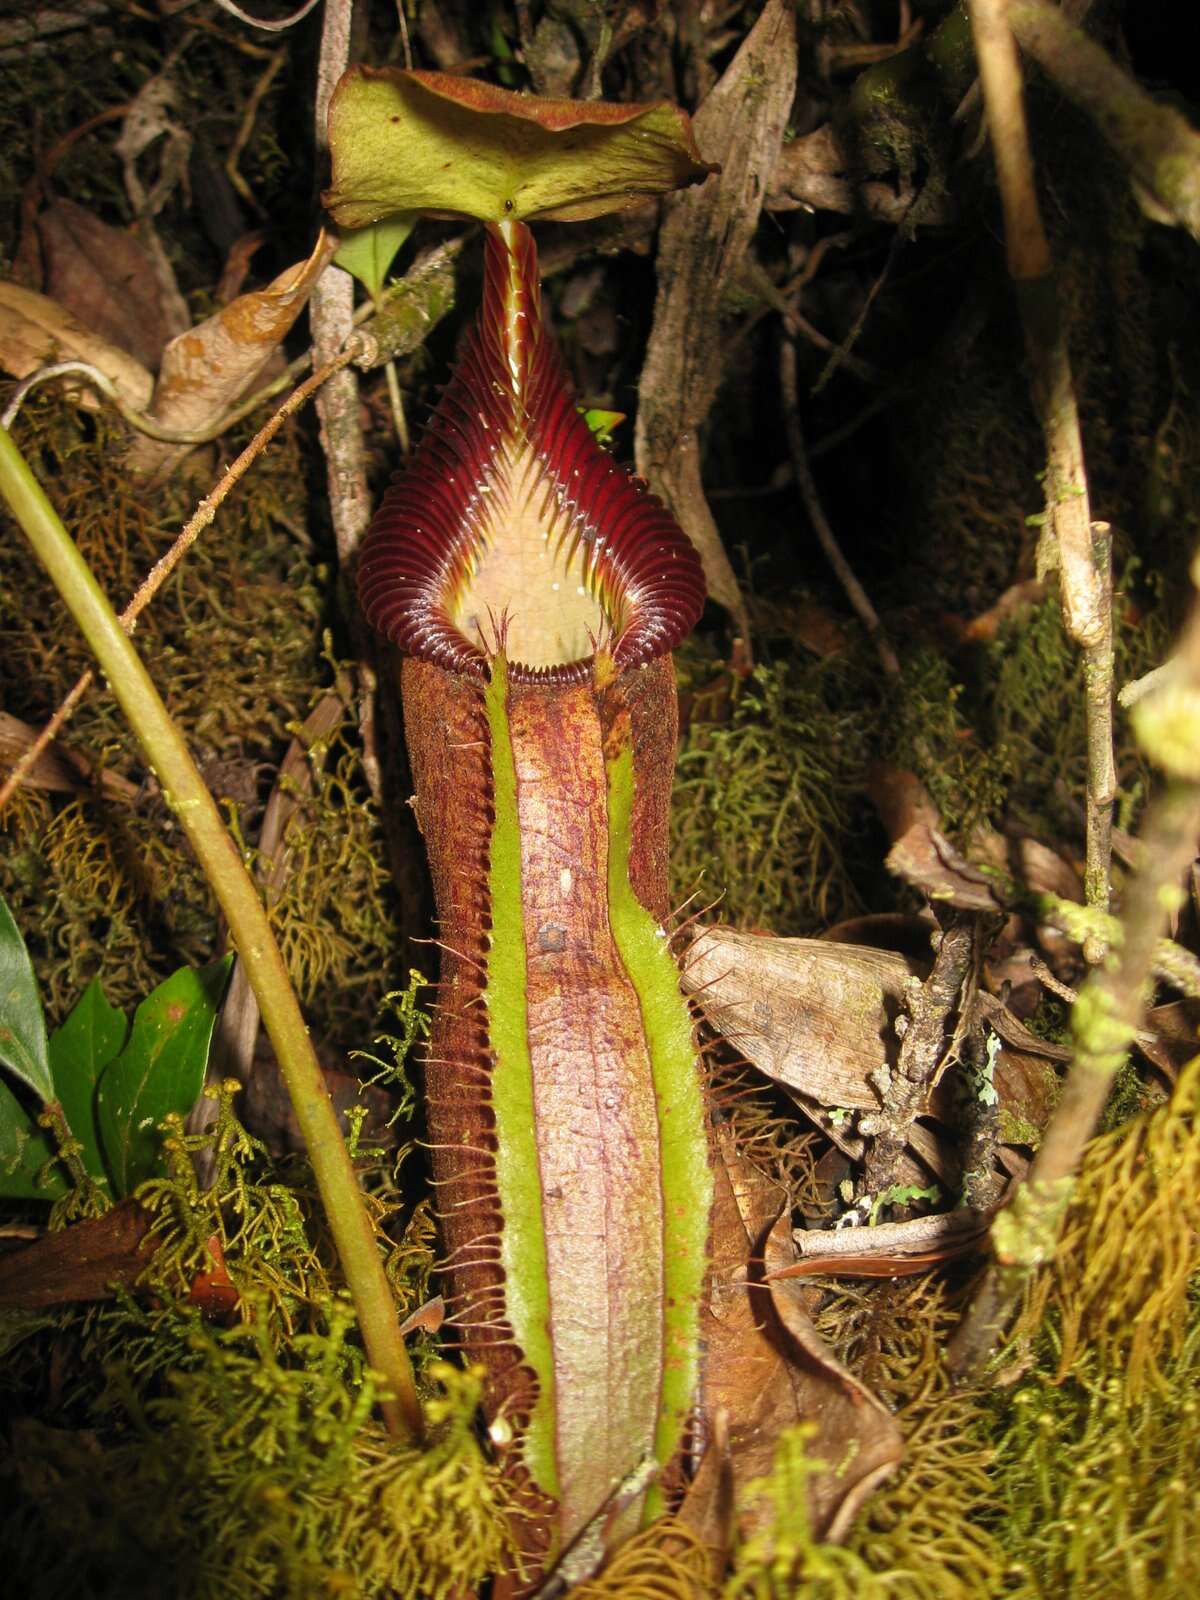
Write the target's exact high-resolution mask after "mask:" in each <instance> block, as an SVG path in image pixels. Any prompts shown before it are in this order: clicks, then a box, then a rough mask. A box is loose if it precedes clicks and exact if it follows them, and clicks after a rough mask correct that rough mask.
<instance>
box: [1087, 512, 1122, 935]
mask: <svg viewBox="0 0 1200 1600" xmlns="http://www.w3.org/2000/svg"><path fill="white" fill-rule="evenodd" d="M1092 555H1093V560H1094V563H1095V569H1096V576H1097V578H1098V580H1099V583H1100V593H1101V598H1102V599H1103V601H1104V605H1103V607H1102V610H1101V615H1100V637H1099V638H1098V639H1097V640H1096V641H1095V642H1094V643H1092V644H1086V645H1084V647H1083V681H1084V697H1085V698H1084V710H1085V718H1086V725H1087V800H1086V806H1087V810H1086V827H1085V837H1086V841H1087V842H1086V852H1087V855H1086V862H1085V865H1084V874H1083V882H1084V894H1085V897H1086V900H1087V903H1088V905H1089V906H1091V907H1093V908H1094V909H1095V910H1097V911H1102V912H1106V911H1107V910H1108V905H1109V890H1110V881H1111V874H1112V827H1113V805H1114V803H1115V801H1116V798H1117V769H1116V762H1115V759H1114V756H1113V618H1112V529H1111V528H1110V527H1109V525H1108V523H1107V522H1093V523H1092ZM1105 948H1106V946H1105V944H1104V942H1103V941H1102V940H1098V939H1085V940H1084V944H1083V954H1084V959H1085V960H1086V961H1087V962H1088V965H1089V966H1096V965H1097V964H1098V963H1099V962H1100V961H1102V960H1103V959H1104V953H1105Z"/></svg>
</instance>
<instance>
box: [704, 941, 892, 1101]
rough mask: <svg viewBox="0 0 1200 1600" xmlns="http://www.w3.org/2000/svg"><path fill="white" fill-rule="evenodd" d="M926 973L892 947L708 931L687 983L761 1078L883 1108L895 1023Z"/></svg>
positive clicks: (821, 1096)
mask: <svg viewBox="0 0 1200 1600" xmlns="http://www.w3.org/2000/svg"><path fill="white" fill-rule="evenodd" d="M916 972H917V968H916V967H915V966H914V965H913V964H910V963H909V962H908V961H906V960H905V958H904V957H903V956H900V955H896V954H894V953H893V952H892V951H889V950H872V949H869V948H868V947H866V946H864V945H841V944H832V943H830V942H828V941H826V940H823V939H778V938H775V937H773V936H771V935H768V934H757V933H741V932H739V931H738V930H737V929H735V928H705V929H703V930H702V931H701V932H700V933H699V934H698V935H697V936H696V938H695V940H694V941H693V943H692V946H691V949H690V950H689V952H688V957H687V964H686V968H685V972H684V980H683V981H684V988H685V989H686V990H687V991H688V992H689V993H692V994H695V995H696V997H697V999H698V1000H699V1002H700V1004H701V1006H702V1007H703V1009H704V1014H705V1016H706V1018H707V1019H708V1021H709V1022H710V1023H711V1024H712V1026H713V1027H714V1028H716V1029H717V1030H718V1032H720V1033H721V1034H723V1035H724V1037H725V1038H727V1039H728V1040H729V1041H730V1043H731V1044H733V1045H734V1046H735V1047H736V1048H737V1049H738V1050H739V1051H741V1053H742V1054H743V1055H744V1056H745V1057H746V1059H747V1060H748V1061H750V1062H752V1063H753V1064H754V1066H756V1067H757V1068H758V1069H759V1071H760V1072H765V1073H766V1075H767V1076H768V1077H769V1078H772V1079H774V1080H775V1082H777V1083H782V1084H786V1085H787V1087H788V1088H790V1089H794V1090H797V1091H799V1092H800V1093H801V1094H803V1095H806V1096H808V1097H810V1098H811V1099H813V1100H815V1101H817V1102H818V1103H819V1104H820V1105H822V1106H844V1107H847V1108H849V1109H858V1110H868V1109H871V1110H874V1109H876V1108H877V1107H878V1105H879V1095H878V1094H877V1092H876V1091H875V1089H874V1088H873V1087H872V1085H871V1082H870V1075H871V1074H872V1073H873V1072H876V1071H877V1070H878V1069H879V1068H880V1067H881V1066H882V1065H883V1063H884V1062H885V1061H888V1060H889V1059H894V1058H895V1054H896V1039H895V1035H894V1033H893V1030H892V1024H893V1022H894V1021H895V1018H896V1016H897V1014H898V1012H899V1010H900V1007H901V999H902V996H903V994H904V986H905V983H906V982H907V981H909V980H910V979H911V978H912V977H914V976H915V974H916Z"/></svg>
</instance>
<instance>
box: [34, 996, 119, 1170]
mask: <svg viewBox="0 0 1200 1600" xmlns="http://www.w3.org/2000/svg"><path fill="white" fill-rule="evenodd" d="M127 1031H128V1028H127V1024H126V1021H125V1016H124V1013H123V1012H121V1011H118V1010H117V1008H116V1006H113V1005H110V1004H109V1003H108V1000H107V999H106V997H105V994H104V990H103V989H102V988H101V987H100V980H99V978H93V979H92V981H91V983H89V984H88V986H87V988H86V989H85V990H84V991H83V995H82V997H81V999H80V1000H79V1001H78V1003H77V1004H76V1006H75V1009H74V1010H73V1011H72V1012H71V1015H70V1016H69V1017H68V1018H67V1020H66V1021H65V1022H64V1023H63V1025H62V1027H61V1028H58V1029H56V1031H55V1032H54V1033H53V1034H52V1035H51V1037H50V1072H51V1076H52V1077H53V1080H54V1093H55V1096H56V1098H57V1100H58V1103H59V1105H61V1106H62V1108H63V1115H64V1116H65V1117H66V1119H67V1126H68V1127H69V1128H70V1130H71V1132H72V1133H73V1134H74V1135H75V1137H76V1138H77V1139H78V1140H79V1142H80V1144H81V1145H82V1146H83V1150H82V1152H81V1153H80V1159H81V1160H82V1162H83V1164H84V1166H85V1167H86V1168H87V1170H88V1172H89V1173H90V1174H91V1176H92V1177H93V1178H96V1179H97V1180H99V1181H100V1182H104V1181H105V1179H106V1176H107V1175H106V1172H105V1167H104V1158H103V1156H102V1155H101V1153H100V1135H99V1132H98V1130H97V1127H96V1085H97V1083H98V1082H99V1081H100V1074H101V1073H102V1072H103V1071H104V1069H105V1067H107V1066H108V1064H109V1062H110V1061H112V1060H114V1059H115V1058H116V1056H117V1053H118V1052H119V1050H120V1048H121V1046H122V1045H123V1044H124V1043H125V1034H126V1032H127Z"/></svg>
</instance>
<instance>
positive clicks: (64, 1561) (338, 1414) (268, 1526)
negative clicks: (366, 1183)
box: [0, 1298, 510, 1600]
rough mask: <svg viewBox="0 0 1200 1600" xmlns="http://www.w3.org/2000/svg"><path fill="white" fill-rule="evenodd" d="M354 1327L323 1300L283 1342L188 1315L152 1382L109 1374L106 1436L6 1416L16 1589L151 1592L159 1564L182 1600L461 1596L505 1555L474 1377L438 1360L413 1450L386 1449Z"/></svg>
mask: <svg viewBox="0 0 1200 1600" xmlns="http://www.w3.org/2000/svg"><path fill="white" fill-rule="evenodd" d="M352 1320H353V1318H352V1312H351V1310H350V1307H349V1305H348V1303H347V1302H346V1301H344V1300H343V1299H341V1298H335V1299H334V1300H332V1301H331V1302H330V1303H329V1304H328V1306H327V1308H326V1313H325V1317H324V1320H323V1325H322V1326H320V1327H319V1328H317V1329H315V1330H314V1331H313V1332H312V1333H307V1334H298V1335H296V1337H295V1338H294V1339H293V1340H292V1341H291V1343H290V1345H289V1347H288V1350H287V1352H286V1353H285V1354H281V1353H280V1352H279V1351H277V1350H276V1349H275V1347H274V1345H273V1344H272V1342H271V1339H270V1336H269V1334H268V1332H267V1330H266V1327H265V1325H264V1324H263V1323H261V1322H254V1321H251V1322H248V1323H243V1324H242V1325H240V1326H238V1327H236V1328H232V1329H213V1328H211V1327H207V1326H205V1324H204V1323H203V1322H202V1321H200V1320H199V1318H198V1317H196V1318H194V1319H193V1320H192V1322H191V1327H190V1331H189V1334H188V1347H189V1355H190V1358H191V1359H190V1363H189V1365H188V1366H187V1367H186V1368H180V1369H177V1370H175V1371H174V1372H172V1373H171V1374H170V1375H169V1378H168V1382H167V1386H166V1389H165V1391H164V1392H162V1393H160V1394H159V1395H157V1396H156V1397H154V1398H151V1399H148V1400H147V1399H144V1398H143V1396H142V1395H141V1394H139V1392H138V1391H137V1389H136V1388H135V1386H134V1385H133V1384H132V1383H131V1382H130V1380H129V1378H128V1375H127V1374H126V1373H122V1372H120V1371H117V1372H115V1373H114V1374H113V1377H112V1381H111V1384H110V1395H111V1403H112V1409H111V1414H110V1422H113V1423H115V1424H116V1425H117V1426H118V1427H119V1428H120V1436H119V1437H118V1438H117V1439H116V1440H114V1442H111V1443H101V1442H99V1441H98V1440H97V1439H96V1437H95V1436H92V1437H89V1436H87V1435H84V1434H76V1433H68V1432H65V1431H60V1430H56V1429H52V1428H49V1427H46V1426H45V1425H44V1424H42V1423H40V1422H33V1421H27V1422H24V1423H22V1424H19V1425H18V1427H17V1430H16V1437H17V1440H18V1441H19V1445H20V1449H21V1453H22V1454H23V1455H24V1457H25V1462H26V1465H25V1468H24V1469H23V1471H22V1472H21V1473H20V1474H17V1473H16V1472H15V1470H13V1469H12V1466H11V1461H12V1458H11V1457H10V1458H9V1462H10V1465H9V1466H6V1467H3V1468H0V1474H3V1476H4V1477H6V1478H7V1479H8V1480H9V1481H8V1485H7V1493H6V1500H7V1501H8V1504H9V1517H8V1529H7V1534H6V1558H7V1563H6V1571H7V1573H8V1576H9V1578H10V1579H11V1581H13V1582H14V1583H15V1584H16V1585H17V1587H18V1588H19V1589H20V1591H21V1592H22V1593H24V1594H27V1595H29V1596H30V1600H43V1597H47V1600H48V1597H50V1596H53V1595H58V1594H63V1593H83V1594H103V1593H112V1594H120V1595H122V1596H127V1597H129V1600H141V1597H145V1600H152V1597H154V1600H157V1597H158V1596H161V1594H162V1592H163V1588H162V1586H163V1581H164V1574H165V1573H169V1574H170V1575H171V1577H170V1582H171V1590H172V1593H173V1594H175V1595H178V1596H179V1597H180V1600H215V1597H217V1596H221V1597H230V1600H232V1597H235V1596H246V1597H249V1596H255V1595H271V1596H273V1597H277V1600H309V1597H310V1596H312V1595H314V1594H318V1593H326V1594H339V1593H341V1594H354V1595H359V1596H363V1597H367V1596H375V1595H380V1596H382V1595H387V1596H400V1597H405V1600H417V1597H418V1596H420V1597H421V1600H442V1597H448V1596H450V1595H453V1594H460V1593H462V1592H464V1591H470V1590H471V1589H473V1588H474V1587H475V1585H477V1584H478V1583H479V1582H480V1581H481V1580H482V1579H483V1578H484V1576H485V1575H487V1574H488V1573H490V1572H493V1571H495V1570H497V1568H498V1567H500V1566H502V1565H503V1564H504V1561H505V1558H506V1556H507V1554H508V1551H509V1549H510V1544H509V1533H508V1521H507V1517H506V1512H507V1509H508V1506H507V1498H506V1491H505V1489H504V1486H503V1485H502V1483H501V1482H500V1480H499V1478H498V1476H497V1474H496V1471H495V1469H494V1467H493V1466H492V1465H491V1464H489V1463H488V1462H487V1461H486V1460H485V1458H484V1457H483V1455H482V1453H481V1451H480V1448H479V1445H478V1443H477V1441H476V1438H475V1435H474V1432H473V1420H474V1414H475V1410H476V1407H477V1404H478V1401H479V1392H480V1380H479V1376H478V1374H477V1373H474V1372H461V1371H459V1370H457V1369H456V1368H453V1367H449V1366H446V1365H444V1364H439V1365H438V1366H437V1368H436V1369H435V1373H434V1376H435V1378H436V1381H437V1384H438V1386H439V1388H438V1390H437V1391H435V1393H434V1395H433V1396H432V1397H430V1398H429V1399H427V1400H426V1415H427V1417H428V1418H429V1421H430V1435H429V1438H428V1440H427V1442H426V1444H425V1446H424V1447H423V1448H422V1449H419V1450H418V1449H413V1448H411V1447H406V1446H401V1445H397V1444H396V1443H394V1442H393V1441H391V1440H389V1439H388V1438H387V1436H386V1435H385V1434H384V1433H383V1431H382V1429H381V1428H380V1427H379V1426H378V1424H376V1423H373V1422H372V1421H371V1420H370V1417H371V1411H372V1407H373V1405H374V1403H375V1400H376V1395H377V1389H376V1384H375V1380H374V1378H373V1377H372V1375H371V1374H370V1373H367V1372H362V1371H361V1370H357V1367H358V1363H357V1361H356V1359H355V1352H354V1350H353V1347H351V1346H349V1345H348V1344H347V1342H346V1340H347V1334H348V1332H349V1329H350V1326H351V1323H352ZM34 1462H36V1463H37V1465H36V1468H34V1467H32V1466H31V1463H34Z"/></svg>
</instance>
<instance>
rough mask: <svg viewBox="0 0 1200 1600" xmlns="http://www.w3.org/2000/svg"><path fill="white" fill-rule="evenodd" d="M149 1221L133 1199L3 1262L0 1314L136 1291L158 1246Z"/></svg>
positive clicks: (47, 1236) (0, 1266) (0, 1263)
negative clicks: (152, 1239)
mask: <svg viewBox="0 0 1200 1600" xmlns="http://www.w3.org/2000/svg"><path fill="white" fill-rule="evenodd" d="M150 1220H151V1219H150V1217H149V1215H148V1214H147V1213H146V1212H145V1211H143V1210H142V1208H141V1206H139V1205H137V1204H136V1203H135V1202H134V1201H132V1200H123V1201H122V1202H121V1204H120V1205H117V1206H114V1207H113V1208H112V1210H111V1211H106V1212H105V1213H104V1215H103V1216H102V1217H89V1218H88V1219H87V1221H86V1222H77V1223H75V1224H74V1225H73V1226H72V1227H70V1228H64V1229H63V1230H62V1231H61V1232H60V1233H48V1234H45V1235H44V1236H43V1237H42V1238H41V1239H39V1240H38V1241H37V1243H36V1244H31V1245H27V1246H26V1247H25V1248H24V1249H22V1250H14V1251H12V1252H11V1253H10V1254H8V1255H5V1256H3V1257H0V1310H9V1309H12V1308H15V1307H22V1308H25V1309H29V1310H36V1309H37V1308H38V1307H40V1306H58V1305H66V1304H68V1303H69V1302H70V1301H74V1300H108V1299H110V1298H111V1297H112V1295H113V1292H114V1288H115V1287H116V1286H118V1285H119V1286H121V1287H123V1288H132V1286H133V1284H134V1283H135V1282H136V1281H137V1279H138V1277H139V1276H140V1275H141V1273H143V1272H144V1271H145V1269H146V1266H147V1263H148V1262H149V1260H150V1257H151V1256H152V1255H153V1253H154V1246H153V1244H152V1243H148V1242H147V1239H146V1234H147V1232H148V1231H149V1228H150Z"/></svg>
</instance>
